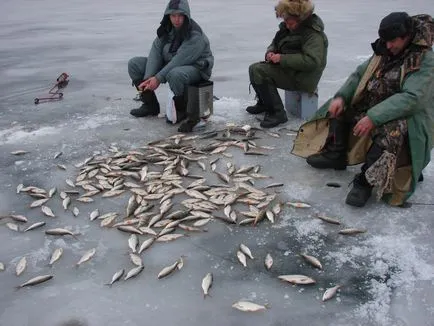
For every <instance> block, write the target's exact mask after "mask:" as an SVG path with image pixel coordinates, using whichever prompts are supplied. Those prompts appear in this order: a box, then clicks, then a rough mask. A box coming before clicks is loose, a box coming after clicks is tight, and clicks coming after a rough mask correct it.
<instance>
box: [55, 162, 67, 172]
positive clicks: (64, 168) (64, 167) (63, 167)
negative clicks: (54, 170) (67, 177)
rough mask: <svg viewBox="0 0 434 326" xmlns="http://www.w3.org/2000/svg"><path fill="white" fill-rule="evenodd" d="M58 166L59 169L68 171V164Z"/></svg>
mask: <svg viewBox="0 0 434 326" xmlns="http://www.w3.org/2000/svg"><path fill="white" fill-rule="evenodd" d="M56 166H57V167H58V168H59V169H61V170H64V171H66V166H65V165H63V164H56Z"/></svg>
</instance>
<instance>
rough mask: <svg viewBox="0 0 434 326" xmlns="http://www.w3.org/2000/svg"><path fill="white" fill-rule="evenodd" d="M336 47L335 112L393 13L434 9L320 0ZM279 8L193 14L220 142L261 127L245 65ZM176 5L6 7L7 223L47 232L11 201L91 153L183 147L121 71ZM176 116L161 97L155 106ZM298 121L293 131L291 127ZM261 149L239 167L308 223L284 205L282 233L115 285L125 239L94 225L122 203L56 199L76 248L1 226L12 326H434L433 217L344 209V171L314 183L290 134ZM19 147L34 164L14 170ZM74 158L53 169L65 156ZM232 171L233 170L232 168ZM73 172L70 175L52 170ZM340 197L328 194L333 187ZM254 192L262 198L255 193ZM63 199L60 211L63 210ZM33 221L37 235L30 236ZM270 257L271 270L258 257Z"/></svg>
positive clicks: (54, 223) (2, 288)
mask: <svg viewBox="0 0 434 326" xmlns="http://www.w3.org/2000/svg"><path fill="white" fill-rule="evenodd" d="M315 3H316V8H317V9H316V10H317V12H318V13H319V15H320V16H321V17H322V18H323V20H324V22H325V25H326V32H327V35H328V37H329V41H330V47H329V57H328V65H327V69H326V70H325V72H324V76H323V78H322V80H321V83H320V85H319V95H320V102H324V101H325V100H326V99H327V98H328V97H329V96H331V95H333V94H334V92H335V91H336V90H337V89H338V88H339V87H340V85H341V84H342V83H343V82H344V80H345V78H346V77H347V76H348V74H349V73H350V72H351V71H353V70H354V69H355V67H356V66H357V65H358V64H360V63H361V62H363V60H365V59H366V58H368V57H369V56H370V54H371V48H370V42H372V41H374V40H375V38H376V31H377V28H378V23H379V20H380V19H381V18H382V17H383V16H385V15H386V14H387V13H389V12H390V11H400V10H403V11H408V12H409V13H411V14H418V13H430V12H431V13H432V3H431V1H426V0H424V1H422V0H415V1H411V2H409V1H404V0H396V1H392V0H385V1H381V2H378V1H373V0H367V1H358V2H357V1H338V0H329V1H324V0H321V1H320V0H318V1H315ZM274 4H275V3H274V2H270V1H262V0H249V1H244V0H243V1H228V0H220V1H205V0H202V1H197V0H194V1H191V2H190V6H191V9H192V15H193V17H194V18H195V19H196V20H197V21H198V22H199V24H200V25H201V26H202V28H203V29H204V30H205V31H206V33H207V35H208V36H209V38H210V40H211V44H212V50H213V52H214V55H215V59H216V64H215V69H214V72H213V78H212V79H213V80H214V82H215V84H214V93H215V95H216V96H218V97H219V98H220V100H218V101H216V102H215V103H214V104H215V107H214V112H215V115H214V116H213V117H212V119H211V122H210V127H209V128H214V127H220V126H223V125H224V124H225V123H239V124H251V125H257V124H258V122H257V120H256V119H255V117H252V116H248V115H247V114H246V113H245V111H244V107H245V106H246V105H248V104H250V103H253V94H249V87H248V86H249V81H248V73H247V71H248V66H249V64H251V63H253V62H255V61H258V60H261V59H262V58H263V54H264V50H265V47H266V46H267V45H268V43H269V42H270V40H271V38H272V36H273V35H274V33H275V31H276V28H277V24H278V21H277V20H276V19H275V17H274V11H273V5H274ZM165 5H166V3H165V1H158V2H156V1H149V0H140V1H138V0H130V1H117V0H107V1H104V2H99V3H97V2H92V1H84V0H76V1H69V2H62V1H54V0H44V1H30V0H13V1H12V0H3V1H2V3H1V9H2V10H1V11H0V40H1V47H0V83H1V84H0V151H1V155H0V167H1V171H2V173H1V174H0V184H1V186H0V198H1V200H0V215H4V214H9V213H16V214H23V215H26V216H27V217H28V218H29V220H30V221H31V222H32V223H33V222H36V221H39V220H44V219H45V220H46V218H45V217H43V216H42V215H41V213H40V210H38V209H34V210H30V209H28V205H29V203H30V202H31V200H30V198H28V197H27V196H25V195H22V194H20V195H17V194H16V193H15V189H16V186H17V185H18V184H19V183H24V184H26V185H27V184H32V185H37V186H40V187H44V188H46V189H48V188H51V187H53V186H56V187H57V188H58V189H64V188H65V187H66V185H65V179H66V178H68V177H69V178H74V176H75V174H76V172H77V169H76V168H75V167H74V164H77V163H79V162H82V161H84V159H85V158H87V157H89V156H91V155H92V154H93V153H94V152H95V151H101V152H103V153H107V151H108V148H109V147H110V145H111V144H116V146H118V147H120V148H121V149H130V148H134V147H136V146H140V145H143V144H145V143H147V142H149V141H153V140H156V139H160V138H162V137H166V136H170V135H172V134H174V133H176V128H177V126H170V125H167V124H166V123H165V122H164V119H157V118H152V119H134V118H132V117H130V116H129V113H128V112H129V110H130V109H131V108H133V107H135V106H136V105H137V103H136V102H134V101H132V100H131V99H132V97H134V95H135V94H134V91H133V88H132V87H130V81H129V80H128V76H127V71H126V63H127V61H128V59H129V58H130V57H132V56H136V55H146V54H147V53H148V51H149V48H150V45H151V42H152V40H153V38H154V37H155V29H156V27H157V26H158V23H159V21H160V19H161V13H162V12H163V10H164V7H165ZM63 71H65V72H67V73H69V74H70V75H71V77H70V79H71V82H70V84H69V85H68V87H67V89H66V90H65V97H64V100H63V101H61V102H56V103H47V104H40V105H38V106H35V105H34V104H33V99H34V98H35V97H37V96H41V95H43V94H44V93H45V92H46V91H47V90H48V89H49V88H50V87H51V85H52V83H53V82H54V81H55V78H56V77H57V76H58V75H59V74H60V73H61V72H63ZM157 94H158V96H159V98H160V99H161V102H162V103H161V104H162V107H165V103H164V102H165V97H166V96H165V94H167V88H166V86H165V85H163V86H162V87H161V89H159V90H158V92H157ZM300 123H301V121H299V120H296V119H291V120H290V122H289V123H288V125H287V128H288V129H293V128H297V127H298V126H299V125H300ZM281 134H282V137H281V138H279V139H276V138H272V137H265V138H263V139H261V140H259V141H260V142H261V144H264V145H268V146H275V147H276V149H275V150H273V151H272V153H273V154H272V155H270V156H268V157H266V158H261V157H259V158H257V157H245V156H242V155H236V152H234V154H235V155H234V159H233V160H232V161H233V162H234V163H235V164H236V165H238V166H239V165H242V164H261V165H262V166H263V170H262V171H261V173H264V174H269V175H272V176H273V178H274V179H272V180H274V181H275V182H283V183H284V184H285V186H284V187H283V188H282V189H280V190H279V191H281V193H280V194H279V196H280V197H281V198H283V199H284V200H286V201H305V202H308V203H310V204H311V205H312V206H313V207H312V208H311V209H295V208H290V207H285V208H284V210H283V212H282V213H281V215H280V217H279V218H278V220H277V223H276V224H275V225H273V226H271V225H270V224H269V223H268V222H265V223H263V224H261V225H260V226H259V227H257V228H251V227H237V226H226V225H223V224H221V223H220V222H213V223H210V225H209V229H210V230H209V232H208V233H204V234H200V235H199V234H198V235H194V236H192V237H189V238H186V239H181V240H177V241H176V242H175V243H172V244H165V245H162V246H156V247H154V248H152V250H151V251H149V252H148V253H146V254H145V255H143V259H144V264H145V270H144V271H143V272H142V274H141V275H140V276H139V277H137V278H136V279H132V280H129V281H126V282H120V283H117V284H115V285H114V286H113V287H112V288H108V287H106V286H104V283H106V282H108V281H109V280H110V279H111V277H112V275H113V274H114V273H115V272H116V271H117V270H119V269H120V268H125V269H126V270H129V269H130V268H132V267H133V266H132V264H131V263H130V262H129V257H128V255H126V253H127V250H128V245H127V236H125V235H124V234H120V232H117V231H116V232H115V231H108V230H102V229H101V228H100V227H99V225H98V224H95V223H89V221H88V216H89V213H90V212H91V211H92V210H93V209H95V208H100V210H101V211H104V212H109V211H113V210H119V211H122V210H124V204H125V201H126V200H127V199H126V198H123V199H110V200H97V201H96V202H95V203H92V204H87V205H86V204H80V205H78V203H77V207H78V208H79V209H80V215H79V216H78V217H77V218H74V217H73V215H72V214H71V212H69V211H68V212H64V210H63V208H62V206H61V203H60V201H56V203H55V204H53V206H52V209H53V210H54V211H55V212H58V215H59V217H58V218H57V219H54V220H47V223H48V222H49V225H50V227H66V228H69V229H70V230H73V231H74V232H78V233H80V236H79V238H80V240H79V241H76V240H74V239H73V238H70V237H66V238H62V239H57V238H54V237H48V236H44V235H43V233H42V231H41V230H35V231H30V232H28V233H25V234H16V233H14V232H12V231H10V230H9V229H7V228H6V227H3V226H0V244H1V246H0V261H1V262H3V263H4V264H5V265H6V270H5V271H4V272H0V293H1V295H0V325H1V326H25V325H28V326H54V325H59V323H60V322H62V321H65V320H67V319H70V318H78V319H83V320H86V321H87V323H88V324H89V326H102V325H104V326H112V325H113V326H118V325H128V326H136V325H190V326H194V325H203V324H205V323H206V324H207V325H210V326H211V325H234V326H235V325H236V326H243V325H249V326H254V325H274V326H277V325H285V326H286V325H342V326H344V325H433V320H434V310H433V308H432V307H433V306H434V295H433V293H434V283H433V281H434V253H433V240H432V229H433V228H434V220H433V213H432V207H433V206H430V205H413V207H411V208H409V209H399V208H391V207H388V206H387V205H385V204H383V203H375V202H374V200H372V201H371V202H370V203H369V205H368V207H366V209H362V210H360V209H354V208H351V207H348V206H346V205H345V204H344V203H343V202H344V198H345V195H346V193H347V191H348V188H347V187H346V185H347V184H348V183H349V182H350V181H351V179H352V177H353V175H354V173H356V172H357V171H358V167H352V168H349V169H348V170H347V171H343V172H342V171H340V172H336V171H332V172H330V171H327V172H324V171H314V170H312V169H310V168H309V167H307V165H306V163H305V161H303V160H302V159H299V158H297V157H294V156H291V155H290V154H289V151H290V148H291V145H292V139H293V136H288V135H285V132H284V131H283V132H281ZM18 149H23V150H27V151H29V152H30V153H29V154H26V155H24V156H13V155H11V154H10V152H12V151H14V150H18ZM59 151H62V152H63V155H62V156H60V157H59V158H58V159H56V160H54V159H53V157H54V154H55V153H56V152H59ZM230 160H231V159H228V158H224V161H230ZM57 163H60V164H65V165H66V166H67V171H62V170H59V169H57V167H56V166H55V165H56V164H57ZM424 176H425V181H424V182H423V183H420V184H419V185H418V189H417V191H416V193H415V194H414V196H413V197H412V199H411V201H412V202H415V203H420V204H427V203H429V204H433V189H432V182H433V180H434V168H433V165H432V164H430V165H429V166H428V167H427V168H426V170H425V171H424ZM330 181H334V182H339V183H340V184H341V185H342V187H341V188H328V187H326V186H325V184H326V183H327V182H330ZM257 183H258V184H262V183H260V182H259V181H258V182H257ZM56 196H58V194H57V195H56ZM56 198H58V197H56ZM317 213H324V214H326V215H329V216H331V217H338V218H340V219H341V221H342V222H343V225H342V227H360V228H366V229H368V232H367V233H366V234H362V235H358V236H354V237H346V236H342V235H339V234H338V233H337V231H338V230H339V229H340V227H337V226H333V225H329V224H325V223H324V222H322V221H320V220H318V219H317V218H315V214H317ZM29 223H30V222H29ZM241 242H242V243H244V244H246V245H248V246H249V248H250V249H251V250H252V251H253V255H254V256H255V257H257V258H256V259H255V260H254V261H248V266H249V267H248V268H247V269H244V268H242V267H241V265H240V264H239V263H238V261H237V260H236V257H235V252H236V250H237V248H238V246H239V244H240V243H241ZM58 247H61V248H63V249H64V254H63V257H62V258H61V259H60V260H59V261H58V262H57V263H56V264H55V265H54V267H53V268H52V269H50V268H48V267H47V266H46V264H47V263H48V260H49V258H50V255H51V253H52V252H53V251H54V249H56V248H58ZM90 248H96V249H97V254H96V255H95V257H94V258H93V259H92V260H91V261H89V262H87V263H85V264H83V265H82V266H80V267H79V268H78V269H76V268H74V267H73V266H74V264H75V263H76V262H77V261H78V259H79V258H80V257H81V256H82V254H83V253H84V252H86V251H87V250H89V249H90ZM267 253H271V255H272V256H273V259H274V265H273V268H272V269H271V271H270V272H267V271H266V270H265V269H264V267H263V258H264V257H265V255H266V254H267ZM299 253H308V254H311V255H314V256H316V257H318V258H319V259H321V262H322V263H323V265H324V271H318V270H315V269H313V268H311V267H310V266H308V265H307V264H306V263H305V262H304V261H303V260H302V259H301V258H300V257H299V256H298V254H299ZM181 255H185V256H186V257H185V266H184V268H183V269H182V270H181V271H179V272H178V273H176V274H174V275H171V276H170V277H168V278H166V279H163V280H157V279H156V275H157V274H158V272H159V271H160V270H161V268H163V267H164V266H167V265H168V264H170V263H171V262H173V261H175V260H176V259H178V258H179V257H180V256H181ZM22 256H26V257H27V261H28V267H27V270H26V271H25V272H24V273H23V275H22V276H20V277H19V278H18V277H16V276H15V265H16V263H17V262H18V261H19V259H20V258H21V257H22ZM208 272H212V273H213V275H214V284H213V287H212V289H211V295H212V297H209V298H207V299H205V300H204V299H203V296H202V293H201V280H202V278H203V277H204V276H205V274H206V273H208ZM43 273H44V274H45V273H53V274H54V275H55V278H54V279H53V280H52V281H50V282H48V283H46V284H45V285H41V286H39V287H35V288H31V289H23V290H20V291H17V292H15V291H14V286H16V285H18V284H21V283H22V282H24V281H25V280H27V279H29V278H31V277H33V276H35V275H38V274H43ZM299 273H300V274H307V275H310V276H312V277H314V278H316V279H317V282H318V284H317V285H315V286H313V287H300V286H291V285H288V284H284V283H282V282H280V281H278V280H277V276H278V275H281V274H299ZM335 284H342V285H343V287H342V289H341V291H340V294H339V295H338V297H337V298H336V299H333V300H330V301H328V302H326V303H321V301H320V299H321V297H322V292H321V291H323V290H324V289H325V288H327V287H330V286H333V285H335ZM239 299H247V300H254V301H255V302H258V303H261V304H263V303H270V305H271V308H270V309H269V310H268V311H266V312H263V313H259V314H243V313H240V312H239V311H235V310H233V309H232V308H231V304H232V303H233V302H235V301H237V300H239Z"/></svg>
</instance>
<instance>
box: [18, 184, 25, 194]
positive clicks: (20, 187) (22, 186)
mask: <svg viewBox="0 0 434 326" xmlns="http://www.w3.org/2000/svg"><path fill="white" fill-rule="evenodd" d="M23 188H24V185H23V184H22V183H20V184H19V185H18V186H17V194H19V193H20V192H21V190H22V189H23Z"/></svg>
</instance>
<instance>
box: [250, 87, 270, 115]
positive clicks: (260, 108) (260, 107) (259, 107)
mask: <svg viewBox="0 0 434 326" xmlns="http://www.w3.org/2000/svg"><path fill="white" fill-rule="evenodd" d="M251 85H252V87H253V89H254V90H255V92H256V100H257V102H256V104H255V105H250V106H248V107H247V108H246V111H247V112H248V113H250V114H260V113H263V112H265V111H266V110H267V108H266V107H265V105H264V101H263V100H262V99H261V97H260V96H259V94H258V85H256V84H253V83H252V84H251ZM249 91H250V88H249Z"/></svg>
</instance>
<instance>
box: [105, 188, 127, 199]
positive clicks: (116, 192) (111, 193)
mask: <svg viewBox="0 0 434 326" xmlns="http://www.w3.org/2000/svg"><path fill="white" fill-rule="evenodd" d="M124 192H125V190H122V189H119V190H109V191H107V192H105V193H104V194H103V195H102V197H114V196H118V195H120V194H122V193H124Z"/></svg>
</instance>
